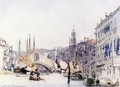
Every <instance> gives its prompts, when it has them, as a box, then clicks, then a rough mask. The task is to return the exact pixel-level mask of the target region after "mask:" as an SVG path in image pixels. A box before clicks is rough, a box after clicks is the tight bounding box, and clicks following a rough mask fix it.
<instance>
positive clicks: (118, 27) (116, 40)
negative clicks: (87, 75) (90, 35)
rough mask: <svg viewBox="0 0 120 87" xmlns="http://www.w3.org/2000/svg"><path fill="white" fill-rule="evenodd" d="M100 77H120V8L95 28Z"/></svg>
mask: <svg viewBox="0 0 120 87" xmlns="http://www.w3.org/2000/svg"><path fill="white" fill-rule="evenodd" d="M95 35H96V40H97V44H96V46H97V56H96V58H97V59H96V60H97V73H99V77H104V76H106V75H107V77H109V78H119V77H120V7H118V8H117V9H116V10H115V11H114V12H112V13H110V14H109V15H106V18H105V19H104V20H102V21H101V23H99V24H97V27H96V28H95Z"/></svg>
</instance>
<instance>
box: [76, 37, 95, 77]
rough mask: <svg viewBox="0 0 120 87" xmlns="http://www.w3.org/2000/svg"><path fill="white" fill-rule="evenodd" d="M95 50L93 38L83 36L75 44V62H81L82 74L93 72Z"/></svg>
mask: <svg viewBox="0 0 120 87" xmlns="http://www.w3.org/2000/svg"><path fill="white" fill-rule="evenodd" d="M95 50H96V42H95V39H89V38H84V41H81V42H80V43H78V44H77V62H78V63H79V64H81V66H82V70H81V71H82V73H83V75H84V76H86V75H89V76H91V75H92V74H93V72H94V73H95V54H96V53H95Z"/></svg>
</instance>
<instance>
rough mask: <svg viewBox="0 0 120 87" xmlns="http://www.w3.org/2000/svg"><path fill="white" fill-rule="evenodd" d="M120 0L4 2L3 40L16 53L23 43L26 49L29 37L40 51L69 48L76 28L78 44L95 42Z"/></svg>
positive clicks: (0, 16)
mask: <svg viewBox="0 0 120 87" xmlns="http://www.w3.org/2000/svg"><path fill="white" fill-rule="evenodd" d="M119 5H120V0H0V37H3V38H4V39H5V40H6V41H7V42H8V43H9V45H12V46H13V48H14V50H17V47H18V40H19V39H21V42H22V49H23V50H24V49H25V45H26V39H27V38H28V36H29V33H30V34H31V37H32V36H35V37H36V48H48V49H51V48H55V47H59V46H68V44H69V36H70V34H71V31H72V30H73V25H74V27H75V31H76V34H77V35H76V36H77V42H80V40H82V39H83V38H84V37H90V38H94V32H95V27H96V24H97V23H99V22H100V19H101V18H102V19H104V18H105V16H104V15H105V12H108V13H110V12H113V11H114V10H115V9H116V8H117V7H118V6H119Z"/></svg>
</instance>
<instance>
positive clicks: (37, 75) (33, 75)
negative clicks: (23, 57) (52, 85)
mask: <svg viewBox="0 0 120 87" xmlns="http://www.w3.org/2000/svg"><path fill="white" fill-rule="evenodd" d="M29 80H34V81H39V80H44V79H42V78H40V73H39V72H38V70H37V69H36V70H35V71H32V72H30V77H29Z"/></svg>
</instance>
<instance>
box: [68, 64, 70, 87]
mask: <svg viewBox="0 0 120 87" xmlns="http://www.w3.org/2000/svg"><path fill="white" fill-rule="evenodd" d="M69 85H70V64H69V63H68V86H69Z"/></svg>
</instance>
